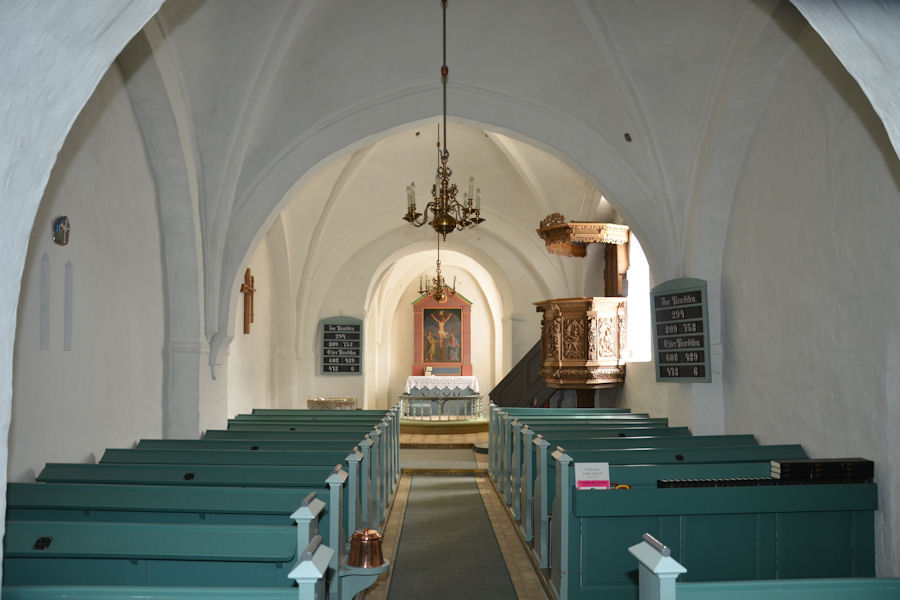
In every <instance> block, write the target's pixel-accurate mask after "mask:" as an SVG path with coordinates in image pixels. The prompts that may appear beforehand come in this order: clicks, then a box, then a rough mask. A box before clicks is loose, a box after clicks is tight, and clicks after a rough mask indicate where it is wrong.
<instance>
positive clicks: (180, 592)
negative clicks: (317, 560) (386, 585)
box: [3, 585, 318, 600]
mask: <svg viewBox="0 0 900 600" xmlns="http://www.w3.org/2000/svg"><path fill="white" fill-rule="evenodd" d="M3 597H4V598H6V600H297V598H298V592H297V590H294V589H285V588H247V587H245V588H222V587H201V586H192V587H146V586H143V587H139V586H111V585H104V586H86V585H83V586H59V585H33V586H8V587H4V588H3ZM299 598H300V600H314V599H315V600H318V599H316V597H315V596H308V595H303V594H300V595H299Z"/></svg>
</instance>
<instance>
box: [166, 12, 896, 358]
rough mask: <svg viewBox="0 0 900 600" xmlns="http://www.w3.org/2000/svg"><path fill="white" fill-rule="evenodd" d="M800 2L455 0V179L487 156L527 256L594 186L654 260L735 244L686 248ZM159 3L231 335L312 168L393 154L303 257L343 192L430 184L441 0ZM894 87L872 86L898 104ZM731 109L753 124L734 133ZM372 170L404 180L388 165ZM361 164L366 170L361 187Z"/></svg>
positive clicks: (395, 208)
mask: <svg viewBox="0 0 900 600" xmlns="http://www.w3.org/2000/svg"><path fill="white" fill-rule="evenodd" d="M797 4H798V5H799V6H800V7H801V9H803V10H804V11H805V13H807V14H808V15H809V17H810V19H811V20H812V21H813V24H814V25H816V27H817V29H818V30H819V31H821V32H823V35H826V36H828V35H830V33H831V31H832V30H831V29H829V28H828V27H827V25H828V23H822V19H821V18H819V15H820V14H825V18H827V17H828V15H831V14H833V13H834V11H823V10H818V9H817V10H813V7H812V3H806V2H803V1H802V0H801V1H798V2H797ZM837 4H839V5H843V4H845V3H841V2H837ZM786 10H793V9H792V7H791V5H788V4H785V3H776V2H774V0H772V1H768V0H758V1H757V0H754V1H751V0H717V1H710V0H680V1H679V2H677V3H676V2H655V1H636V2H627V3H623V2H615V1H596V2H592V1H588V0H571V1H570V2H553V3H547V2H544V1H542V0H516V1H514V0H496V1H493V2H481V1H480V0H454V1H453V2H451V3H450V7H449V10H448V25H447V31H448V60H447V62H448V64H449V66H450V81H449V90H448V112H449V114H450V118H451V120H452V121H454V122H455V123H456V125H455V126H456V127H460V129H459V131H458V132H457V131H453V130H451V132H450V133H451V137H450V140H449V141H450V151H451V166H452V168H453V169H454V171H455V173H456V177H455V180H456V181H457V182H458V183H459V184H460V185H464V183H465V180H466V178H467V176H468V175H469V174H470V173H474V174H475V176H476V179H477V181H478V184H479V185H480V186H481V187H482V191H483V196H484V202H485V204H486V207H485V212H486V213H487V214H491V215H493V219H492V222H493V223H498V224H499V223H501V222H502V223H503V225H502V226H500V225H497V227H498V228H497V230H495V231H492V232H491V234H492V235H497V236H500V237H501V238H502V240H501V243H503V244H507V245H509V246H510V247H511V248H514V251H515V252H518V253H519V254H520V255H521V256H522V257H524V258H523V260H524V262H526V263H532V264H536V263H535V261H534V260H532V259H531V258H528V257H529V256H530V254H531V252H532V248H531V243H530V242H529V243H524V244H523V243H521V240H520V239H519V238H520V236H521V235H526V232H527V235H530V232H531V231H532V230H533V229H534V228H535V227H536V223H537V221H539V220H540V218H542V217H543V216H545V215H546V212H548V211H549V209H553V210H554V211H558V212H562V213H563V214H566V215H567V216H568V217H569V218H577V217H578V216H581V215H590V214H592V213H594V212H596V210H597V204H596V202H595V201H594V198H593V194H589V195H588V197H587V200H586V201H585V192H584V189H585V184H587V187H588V188H593V189H596V190H599V194H603V196H604V197H606V198H607V199H608V200H609V202H610V204H611V205H612V206H613V207H615V209H616V210H617V211H618V214H619V215H621V217H622V219H623V220H624V221H625V222H627V223H628V224H629V225H630V226H632V228H633V229H634V230H635V231H636V232H637V234H638V235H639V236H640V237H641V239H642V241H643V242H644V248H645V250H646V252H647V255H648V259H649V260H650V263H651V266H652V268H653V270H654V272H655V273H656V274H657V277H658V278H660V279H664V278H667V277H671V276H677V275H681V274H683V273H684V270H685V268H686V264H688V263H691V261H692V260H695V259H696V257H698V256H705V255H716V254H717V250H716V249H717V247H718V246H719V245H720V244H719V241H720V240H721V235H719V234H716V235H713V236H712V237H711V241H710V243H708V244H707V243H705V242H704V243H703V244H702V245H701V247H696V246H695V247H692V248H688V247H687V244H686V240H688V239H691V240H694V243H696V241H697V240H698V239H699V238H700V237H701V234H697V235H694V234H696V233H697V232H698V231H704V230H706V229H715V228H718V230H724V228H725V227H726V226H727V222H728V210H729V208H728V207H729V205H728V198H727V197H726V198H724V199H723V202H724V204H722V205H720V208H721V207H724V208H723V209H722V210H716V211H709V210H708V208H709V206H710V204H711V201H710V200H709V198H712V196H713V195H714V194H716V193H719V192H725V193H727V191H728V189H729V183H728V181H733V180H734V174H735V173H737V172H739V171H740V164H741V160H742V156H743V155H742V150H741V148H745V147H746V140H747V139H748V138H749V137H750V136H752V133H753V120H752V116H751V118H750V120H742V119H740V117H741V115H744V116H746V115H753V114H759V112H760V109H761V107H762V106H764V105H765V103H766V102H767V100H768V98H767V96H766V93H765V89H766V88H765V86H762V87H760V88H758V90H761V91H757V93H755V94H753V95H750V96H749V97H748V96H740V95H739V94H737V93H733V92H732V90H739V89H740V86H741V85H743V80H741V79H740V78H738V79H736V78H735V74H736V73H743V74H746V75H748V76H752V74H753V73H755V72H757V69H756V68H755V66H756V65H762V66H763V67H764V68H765V69H768V71H771V70H772V65H773V64H774V65H777V64H779V63H778V59H780V58H783V56H776V57H774V58H775V60H774V62H771V61H772V58H773V57H772V56H771V53H766V52H764V51H757V50H756V49H757V48H760V47H761V46H760V45H761V44H762V40H763V39H764V38H765V37H766V35H768V33H770V32H771V30H772V28H773V27H774V26H777V23H776V21H777V19H776V18H775V17H774V16H773V17H771V18H770V17H769V14H770V13H771V14H775V13H777V12H778V11H786ZM884 11H888V9H884ZM845 12H846V11H845ZM871 15H872V13H871V12H869V13H865V14H864V13H861V12H859V11H850V12H846V14H845V20H844V22H843V23H838V24H837V26H838V27H839V28H842V29H841V30H842V31H843V30H846V29H847V24H850V25H852V24H853V23H857V22H864V23H867V24H870V22H871V20H872V18H871ZM158 23H159V24H160V26H159V27H158V28H157V29H158V31H159V33H160V34H161V38H160V36H156V37H157V38H159V39H155V40H154V44H153V46H154V53H160V54H162V53H164V54H165V55H166V57H168V58H167V59H166V60H168V61H169V63H171V68H170V69H168V70H169V71H170V72H171V73H173V74H175V78H174V80H175V81H177V83H178V90H177V91H178V93H177V94H174V95H172V98H173V100H177V101H178V104H179V105H180V107H177V109H172V111H171V112H173V113H174V114H176V116H177V115H179V114H181V115H182V116H183V117H184V119H183V120H182V122H183V123H184V124H186V126H183V127H181V129H180V132H179V133H180V135H182V137H183V139H182V143H183V144H184V145H185V147H186V149H185V150H184V151H183V154H185V155H187V156H190V157H192V164H189V165H188V166H189V169H192V170H193V172H191V173H188V176H187V177H188V180H189V181H195V182H196V183H195V185H196V189H197V193H198V195H199V218H200V230H201V231H200V240H199V244H200V246H201V248H202V260H203V274H202V285H203V293H202V297H203V300H202V302H203V319H204V322H205V324H206V328H205V329H206V334H207V337H209V338H214V336H216V335H218V336H226V335H227V334H226V331H227V328H228V327H229V324H230V316H229V315H230V313H231V311H232V310H233V307H232V306H230V303H231V302H232V297H233V293H232V292H233V288H234V284H235V282H236V281H237V278H238V276H239V274H240V272H241V266H242V265H243V264H244V263H245V262H246V260H247V257H248V256H249V253H250V252H251V251H252V249H253V248H255V247H256V246H257V245H258V244H259V243H260V241H261V240H262V238H263V236H264V235H265V232H266V231H267V230H268V228H269V226H270V225H271V224H272V222H273V220H274V219H275V217H276V215H278V214H279V213H280V211H281V210H282V209H283V208H284V207H285V206H286V205H287V204H288V203H289V201H290V198H289V197H288V194H287V192H288V190H290V189H291V188H292V187H293V186H294V185H295V184H296V183H297V182H298V181H303V182H304V183H305V182H306V181H307V180H310V179H311V178H313V177H315V176H316V174H317V173H319V172H321V171H323V170H327V169H328V168H329V165H330V164H331V163H332V162H333V161H335V159H337V158H339V157H343V156H346V155H347V154H348V153H350V154H352V153H353V152H355V151H359V150H363V149H365V148H374V149H375V150H374V152H372V158H367V159H366V160H365V161H364V162H365V163H367V164H368V163H369V162H370V161H371V162H373V164H374V163H379V167H378V169H377V170H372V171H371V172H370V171H367V170H366V169H363V170H362V171H361V172H360V173H359V174H358V175H354V176H353V177H352V178H350V179H349V180H348V184H347V185H345V187H346V191H340V190H339V192H338V194H337V196H336V197H335V198H334V199H333V200H331V201H326V199H325V198H318V199H315V200H313V201H314V202H318V203H319V204H318V205H319V206H322V205H326V206H327V207H328V208H326V212H325V213H322V214H321V215H319V216H317V217H316V218H315V219H313V221H314V222H316V223H319V227H320V228H321V229H314V230H311V231H310V230H308V228H304V227H301V228H299V229H298V228H296V227H295V226H293V225H286V230H287V231H288V235H289V239H288V247H289V248H290V251H289V252H290V253H291V256H292V257H293V258H297V257H298V256H299V257H300V259H301V263H299V264H304V263H306V264H307V266H306V267H304V268H303V269H302V270H303V272H304V273H310V272H312V271H311V270H310V269H312V270H313V271H314V270H315V269H316V265H317V264H318V263H317V262H316V261H317V258H316V253H317V252H318V250H317V248H318V247H319V246H320V245H321V244H322V242H323V241H328V240H332V239H335V237H336V236H335V233H334V232H333V231H332V228H333V227H334V224H335V223H339V224H341V226H343V225H345V224H347V225H348V226H349V229H353V227H354V224H353V222H352V218H350V217H349V216H348V215H346V214H344V211H345V210H349V211H350V212H351V213H353V214H356V215H359V216H361V217H363V218H365V219H367V220H368V221H369V222H372V223H374V222H378V223H381V221H380V218H381V217H379V216H377V215H380V214H382V213H385V214H390V215H393V214H398V213H400V212H402V201H403V190H404V188H405V186H406V184H407V183H408V180H409V179H415V180H417V181H419V182H420V183H419V186H418V187H419V190H420V197H421V196H423V195H424V193H423V192H425V191H427V187H428V186H427V182H428V181H429V180H430V178H431V173H432V172H433V169H434V164H433V162H434V160H433V159H434V151H433V148H431V147H430V146H431V145H432V143H433V142H432V140H433V133H432V132H431V129H432V128H431V127H430V126H431V125H433V123H434V122H436V120H437V119H436V118H435V115H436V113H437V112H438V111H439V109H440V100H441V95H440V83H439V77H438V69H439V66H440V62H441V56H440V7H439V3H438V2H437V1H436V0H435V1H434V2H410V1H408V0H385V1H384V2H378V3H374V2H366V3H359V2H353V1H352V0H332V1H328V2H322V1H316V0H306V1H301V2H297V1H294V0H272V1H270V2H265V3H262V4H259V5H258V4H248V3H245V2H230V1H224V0H219V1H212V2H200V1H193V0H189V1H182V2H169V3H167V4H166V5H165V6H164V8H163V10H162V11H161V13H160V15H159V16H158ZM761 23H762V24H763V26H760V24H761ZM773 23H774V25H773ZM769 37H771V36H769ZM747 48H752V49H753V50H751V51H747ZM774 48H775V49H776V50H779V49H780V51H782V52H791V51H793V49H794V47H793V46H791V45H790V44H784V45H781V46H775V47H774ZM838 50H839V51H838V55H839V57H843V58H844V59H845V60H846V61H847V63H848V64H851V65H857V66H859V65H861V66H859V68H858V69H857V70H858V72H857V73H855V74H856V75H857V78H858V80H860V81H861V82H862V83H863V87H864V89H866V90H869V87H868V86H866V84H865V82H866V81H867V79H866V74H867V73H870V72H871V73H874V72H875V71H874V70H872V69H868V68H866V67H865V65H866V64H870V63H866V62H865V56H864V53H862V52H853V51H852V49H850V50H848V49H847V48H841V47H838ZM855 58H856V59H859V60H854V59H855ZM160 60H161V59H160ZM766 61H770V62H766ZM163 62H164V61H163ZM776 68H777V67H776ZM735 82H737V84H738V85H737V86H735ZM751 83H752V82H751ZM888 100H889V98H885V99H884V101H881V100H880V99H879V100H878V101H877V102H876V109H877V110H879V112H880V113H881V114H882V115H883V116H884V115H885V114H888V113H889V112H890V111H889V106H890V104H889V102H888ZM748 103H750V104H752V105H749V106H748ZM885 107H888V108H885ZM735 111H739V112H735ZM735 123H738V124H740V127H738V128H735V129H731V130H729V131H728V132H727V134H724V135H723V129H722V128H723V127H731V126H732V125H734V124H735ZM426 124H427V125H428V126H426ZM463 124H467V125H474V127H471V128H469V129H465V128H463V127H462V125H463ZM419 126H421V127H423V129H422V135H421V137H420V139H418V140H415V141H417V142H419V145H420V146H421V148H419V147H416V146H414V145H413V143H412V142H413V140H409V141H408V142H406V143H404V142H397V143H396V146H397V152H395V153H389V152H387V151H385V152H382V150H381V149H380V146H381V145H382V143H384V144H385V145H386V146H387V147H392V146H394V145H395V142H394V140H393V137H394V136H398V135H399V136H402V135H408V134H409V133H410V131H411V129H410V128H411V127H419ZM890 131H891V132H893V130H890ZM486 132H487V133H486ZM626 133H627V134H629V137H630V141H626V139H625V134H626ZM485 134H486V135H487V136H488V137H486V138H485V137H484V135H485ZM479 136H482V139H480V140H477V138H478V137H479ZM738 138H739V139H738ZM485 141H487V142H491V141H493V142H494V143H493V144H485V143H484V142H485ZM375 142H378V144H376V145H375V146H372V144H373V143H375ZM522 142H528V144H523V143H522ZM473 144H475V145H473ZM529 145H533V146H535V147H537V148H539V149H541V150H543V151H545V152H546V154H547V155H548V156H549V157H555V159H559V160H562V161H564V162H565V163H566V164H568V165H569V167H571V169H572V170H574V172H575V173H577V175H578V177H580V178H581V181H580V182H579V185H580V189H579V190H577V191H576V190H575V189H574V187H578V186H574V185H566V183H564V182H560V181H558V180H554V179H553V178H552V177H550V179H549V180H548V179H547V177H546V173H545V172H543V171H544V170H545V167H546V164H545V163H546V157H544V156H543V155H542V156H541V158H536V155H534V149H533V148H529ZM188 146H194V147H193V148H189V149H187V147H188ZM404 146H405V147H406V149H407V150H409V152H410V154H408V155H406V154H404V153H403V151H402V150H403V148H404ZM524 148H528V149H527V150H523V149H524ZM367 151H368V150H367ZM529 153H531V154H529ZM389 159H390V160H389ZM391 160H393V161H394V162H391ZM723 163H724V164H723ZM372 173H382V174H395V175H396V178H391V177H384V178H382V179H381V180H380V181H376V180H375V178H374V177H372V176H371V175H372ZM498 173H499V175H498ZM718 173H726V174H729V175H726V176H725V177H726V178H728V181H724V180H723V179H724V178H723V177H719V176H718V175H717V174H718ZM578 177H573V178H570V179H568V180H566V181H567V182H574V181H576V180H577V179H578ZM720 180H721V181H720ZM354 181H366V182H367V183H368V187H367V189H366V193H365V194H362V193H360V192H359V190H357V189H356V186H355V185H354V183H353V182H354ZM376 184H378V186H377V187H373V186H375V185H376ZM301 187H302V186H301ZM599 194H597V196H599ZM345 195H346V196H348V197H349V196H354V195H357V196H360V197H365V198H366V204H364V205H354V204H353V203H352V202H349V201H347V199H346V198H345ZM575 197H579V198H580V200H581V202H574V203H573V198H575ZM332 202H333V208H332V207H331V203H332ZM294 212H298V213H299V212H303V211H294ZM304 225H306V224H304ZM298 231H307V234H308V235H314V236H316V238H315V239H314V240H313V243H312V250H311V251H304V250H303V249H302V246H303V245H304V244H302V243H298V242H297V240H296V235H297V232H298ZM485 231H489V232H490V231H491V230H490V229H489V228H486V229H485ZM514 232H519V233H518V234H516V233H514ZM719 233H720V234H721V231H719ZM717 235H718V237H717ZM352 254H353V253H352V252H350V255H352ZM692 257H693V258H692ZM307 261H312V262H308V263H307ZM701 262H702V261H701ZM701 262H697V263H696V264H697V265H699V266H700V270H701V271H704V272H703V273H700V274H703V275H708V273H705V270H706V269H709V270H711V271H713V275H714V276H716V277H717V276H718V273H716V272H715V271H716V268H717V267H716V264H717V261H712V263H710V264H701ZM292 264H294V265H295V266H297V264H298V263H296V262H294V263H292ZM329 264H332V263H331V262H329ZM552 270H553V269H551V271H552ZM556 270H557V271H558V272H559V273H558V274H557V275H554V277H556V276H562V278H563V279H564V280H565V281H566V283H565V284H564V285H565V286H569V287H570V286H571V282H577V281H580V280H583V276H580V275H578V268H577V267H576V268H574V271H572V269H570V268H569V267H558V268H557V269H556ZM692 271H694V272H697V269H696V268H695V269H692ZM305 277H307V275H303V276H302V278H305ZM302 278H301V279H302ZM294 285H295V287H298V286H301V285H302V284H301V282H300V281H296V282H294ZM220 342H221V340H219V342H215V343H214V346H217V345H218V343H220ZM213 354H215V348H214V349H213Z"/></svg>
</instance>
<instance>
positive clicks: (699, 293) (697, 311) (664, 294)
mask: <svg viewBox="0 0 900 600" xmlns="http://www.w3.org/2000/svg"><path fill="white" fill-rule="evenodd" d="M650 302H651V307H652V309H651V310H652V311H653V348H654V355H655V357H656V381H679V382H709V381H711V380H712V377H711V373H710V361H709V310H708V308H707V294H706V281H704V280H702V279H693V278H687V277H686V278H682V279H672V280H671V281H667V282H665V283H662V284H660V285H658V286H656V287H655V288H653V290H651V292H650Z"/></svg>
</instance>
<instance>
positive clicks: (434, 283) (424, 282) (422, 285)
mask: <svg viewBox="0 0 900 600" xmlns="http://www.w3.org/2000/svg"><path fill="white" fill-rule="evenodd" d="M419 293H420V294H423V295H426V296H431V297H432V298H433V299H434V300H435V301H437V302H444V301H446V300H447V298H449V297H450V296H455V295H456V277H455V276H454V277H453V287H449V286H448V285H447V284H446V282H445V281H444V277H443V276H442V275H441V238H440V237H438V249H437V268H436V274H435V276H434V277H432V278H430V279H429V278H428V277H424V278H423V277H419Z"/></svg>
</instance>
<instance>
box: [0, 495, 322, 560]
mask: <svg viewBox="0 0 900 600" xmlns="http://www.w3.org/2000/svg"><path fill="white" fill-rule="evenodd" d="M310 495H312V497H311V498H310ZM328 496H329V487H328V486H327V485H326V484H325V483H324V482H322V483H321V484H320V485H318V486H315V487H307V488H302V487H300V488H297V487H291V488H275V487H271V488H261V487H218V486H202V487H189V486H171V485H136V484H124V485H110V484H103V483H10V484H8V486H7V493H6V502H7V512H6V518H7V519H8V520H10V521H133V522H147V523H187V524H196V525H202V524H208V523H211V524H220V525H291V524H292V523H294V521H293V520H292V519H291V514H292V513H293V512H294V511H296V510H297V508H298V507H300V506H302V505H304V502H305V505H306V506H310V505H312V506H313V507H314V508H317V509H319V510H321V509H322V508H323V507H320V506H317V505H315V504H313V500H315V499H319V498H321V499H322V501H323V503H325V502H327V500H328ZM326 510H327V509H326ZM313 524H314V525H318V526H317V527H316V530H315V531H313V532H312V534H311V535H308V536H307V537H308V538H309V539H312V537H313V536H314V535H315V533H316V531H318V532H319V533H321V535H322V537H323V538H324V539H326V540H329V539H330V537H329V535H328V520H327V519H324V520H323V521H322V522H321V523H318V524H316V523H313ZM307 543H308V542H307ZM302 545H305V544H302Z"/></svg>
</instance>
